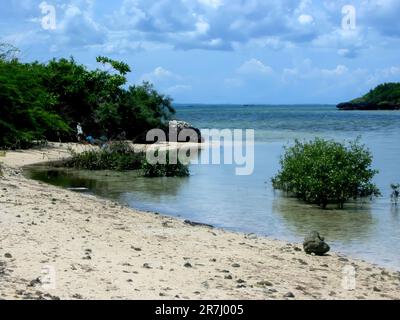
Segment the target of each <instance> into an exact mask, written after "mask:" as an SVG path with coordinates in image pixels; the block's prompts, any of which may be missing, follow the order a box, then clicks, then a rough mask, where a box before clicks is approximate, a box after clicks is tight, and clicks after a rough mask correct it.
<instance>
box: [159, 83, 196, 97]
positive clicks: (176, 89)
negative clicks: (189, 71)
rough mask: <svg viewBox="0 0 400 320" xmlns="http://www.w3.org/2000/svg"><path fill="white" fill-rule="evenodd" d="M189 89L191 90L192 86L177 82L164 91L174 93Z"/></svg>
mask: <svg viewBox="0 0 400 320" xmlns="http://www.w3.org/2000/svg"><path fill="white" fill-rule="evenodd" d="M190 90H192V86H189V85H185V84H177V85H174V86H171V87H169V88H167V89H166V90H165V92H166V93H167V94H171V95H174V94H179V93H182V92H186V91H190Z"/></svg>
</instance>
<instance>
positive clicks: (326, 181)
mask: <svg viewBox="0 0 400 320" xmlns="http://www.w3.org/2000/svg"><path fill="white" fill-rule="evenodd" d="M371 164H372V155H371V153H370V151H369V150H368V149H366V148H365V146H363V145H360V144H359V141H358V140H356V141H353V142H350V143H348V144H347V145H346V144H342V143H338V142H335V141H332V140H323V139H319V138H316V139H315V140H313V141H309V142H300V141H298V140H296V141H295V144H294V146H292V147H289V148H285V154H284V155H283V157H282V158H281V166H282V169H281V171H280V172H279V173H278V174H277V176H276V177H274V178H273V179H272V183H273V187H274V188H275V189H279V190H283V191H286V192H288V193H292V194H294V195H295V196H296V197H297V198H298V199H301V200H304V201H305V202H308V203H314V204H317V205H319V206H321V207H322V208H324V209H326V207H327V206H328V204H338V205H339V207H340V208H343V206H344V203H345V202H346V201H348V200H349V199H357V198H360V197H367V196H378V195H380V192H379V190H378V188H377V187H376V185H375V184H373V183H372V182H371V180H372V178H373V177H374V176H375V174H377V173H378V171H376V170H372V169H371V168H370V167H371Z"/></svg>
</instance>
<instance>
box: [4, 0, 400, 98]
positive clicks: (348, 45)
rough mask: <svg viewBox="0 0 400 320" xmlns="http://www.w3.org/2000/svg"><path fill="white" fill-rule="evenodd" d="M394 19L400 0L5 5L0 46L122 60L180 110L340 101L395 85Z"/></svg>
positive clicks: (7, 0)
mask: <svg viewBox="0 0 400 320" xmlns="http://www.w3.org/2000/svg"><path fill="white" fill-rule="evenodd" d="M349 5H350V6H351V7H350V9H349V7H348V6H349ZM49 6H51V7H52V8H54V9H55V11H54V12H55V14H56V15H55V20H54V22H55V25H52V26H54V28H50V29H49V28H48V26H49V25H48V24H47V25H46V24H44V20H43V19H46V18H48V17H50V20H46V21H53V20H52V16H49V12H50V11H48V10H47V9H46V8H49ZM346 6H347V7H346ZM43 8H44V11H43V12H42V9H43ZM353 9H354V12H353ZM353 13H354V14H353ZM399 16H400V1H399V0H357V1H350V0H346V1H341V0H337V1H329V0H322V1H321V0H319V1H316V0H314V1H312V0H263V1H261V0H159V1H149V0H113V1H109V0H68V1H67V0H64V1H60V0H47V1H46V2H44V1H35V0H1V2H0V42H6V43H10V44H13V45H15V46H17V47H18V48H20V49H21V53H20V58H21V59H22V60H24V61H32V60H38V61H41V62H45V61H47V60H48V59H50V58H52V57H57V58H59V57H69V56H71V55H72V56H74V57H75V59H76V60H77V61H78V62H80V63H83V64H85V65H87V66H88V67H90V68H95V67H96V62H95V57H96V56H98V55H106V56H109V57H111V58H113V59H117V60H123V61H125V62H127V63H128V64H129V65H130V66H131V67H132V70H133V72H132V74H130V75H129V81H130V83H132V84H134V83H139V82H141V81H143V80H148V81H151V82H153V83H154V84H155V86H156V88H157V89H158V90H160V91H161V92H163V93H166V94H169V95H170V96H171V97H173V98H174V100H175V101H176V102H180V103H249V104H250V103H266V104H276V103H290V104H295V103H338V102H342V101H346V100H349V99H351V98H354V97H357V96H359V95H361V94H363V93H365V92H367V91H368V90H369V89H370V88H372V87H374V86H375V85H377V84H379V83H381V82H387V81H399V79H400V60H399V57H400V19H399ZM343 19H344V21H345V22H346V24H345V25H343V23H342V22H343Z"/></svg>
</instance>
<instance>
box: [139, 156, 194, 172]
mask: <svg viewBox="0 0 400 320" xmlns="http://www.w3.org/2000/svg"><path fill="white" fill-rule="evenodd" d="M165 160H166V161H165V163H155V164H153V163H149V162H148V161H147V159H145V160H144V162H143V166H142V169H143V170H144V176H145V177H150V178H153V177H187V176H189V175H190V171H189V167H188V165H186V164H184V163H182V162H181V161H180V160H179V158H178V159H176V161H171V159H170V153H169V152H165Z"/></svg>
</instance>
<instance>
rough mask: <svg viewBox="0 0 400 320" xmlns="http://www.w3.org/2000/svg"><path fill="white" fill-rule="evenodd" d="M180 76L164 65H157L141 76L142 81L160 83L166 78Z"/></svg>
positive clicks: (171, 78) (177, 77) (170, 78)
mask: <svg viewBox="0 0 400 320" xmlns="http://www.w3.org/2000/svg"><path fill="white" fill-rule="evenodd" d="M179 79H180V77H179V76H178V75H176V74H174V73H173V72H171V71H169V70H167V69H164V68H163V67H157V68H155V69H154V70H153V71H151V72H149V73H145V74H143V75H142V76H141V78H140V80H141V81H148V82H151V83H160V82H162V81H166V80H179Z"/></svg>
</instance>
